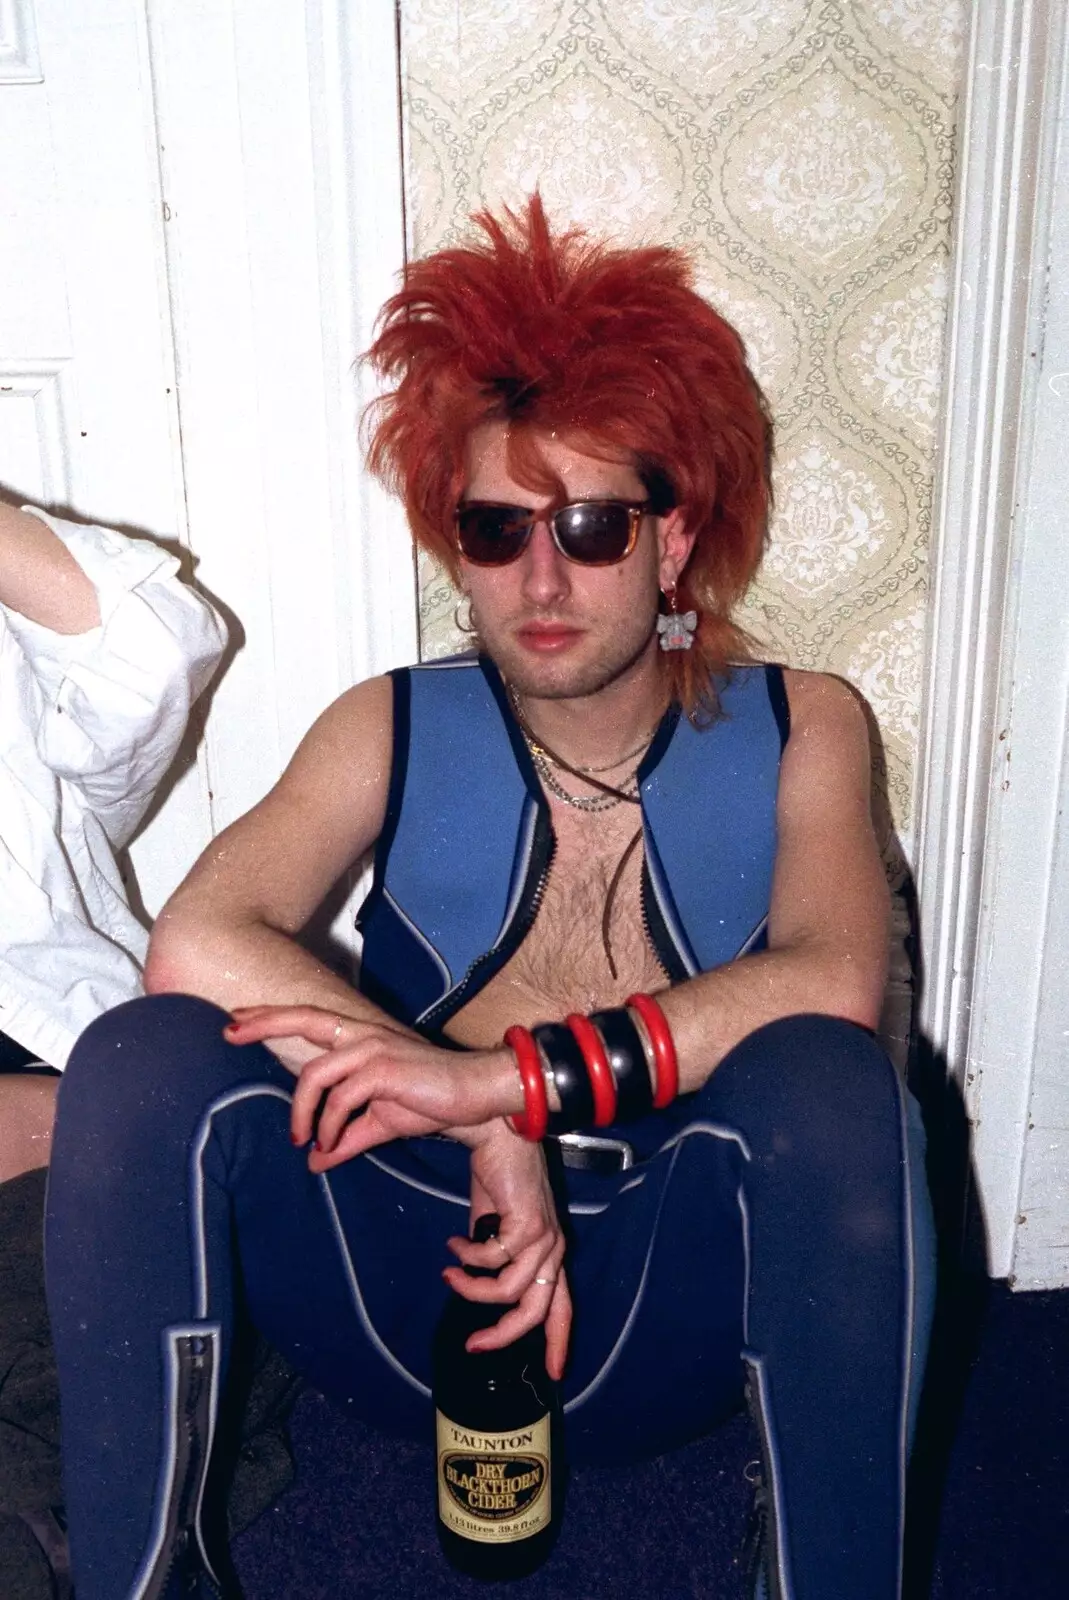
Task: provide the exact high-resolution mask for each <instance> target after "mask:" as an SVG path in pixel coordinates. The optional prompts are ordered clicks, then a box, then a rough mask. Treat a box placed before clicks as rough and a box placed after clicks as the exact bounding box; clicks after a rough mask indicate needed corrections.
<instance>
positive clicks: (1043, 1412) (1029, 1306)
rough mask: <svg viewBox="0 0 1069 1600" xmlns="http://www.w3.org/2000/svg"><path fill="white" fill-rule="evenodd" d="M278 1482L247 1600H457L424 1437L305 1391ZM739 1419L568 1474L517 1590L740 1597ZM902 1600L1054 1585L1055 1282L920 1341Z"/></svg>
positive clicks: (1064, 1347) (1064, 1518)
mask: <svg viewBox="0 0 1069 1600" xmlns="http://www.w3.org/2000/svg"><path fill="white" fill-rule="evenodd" d="M293 1436H294V1445H295V1449H296V1455H297V1462H298V1476H297V1481H296V1483H295V1485H294V1486H293V1488H292V1489H291V1490H290V1491H289V1492H288V1493H287V1494H286V1495H285V1496H284V1497H283V1499H282V1500H281V1501H280V1502H279V1504H278V1505H277V1506H275V1508H274V1509H273V1510H272V1511H269V1512H268V1513H267V1514H266V1515H264V1516H263V1517H261V1518H260V1520H259V1521H258V1522H257V1523H255V1524H254V1526H253V1527H252V1528H250V1529H249V1530H248V1532H247V1533H245V1534H244V1535H243V1536H242V1538H241V1539H240V1540H238V1541H237V1544H236V1546H235V1552H234V1554H235V1560H236V1564H237V1568H238V1571H239V1574H240V1576H241V1579H242V1582H243V1584H244V1587H245V1591H246V1595H247V1596H248V1600H298V1597H299V1600H327V1597H328V1596H329V1597H330V1600H386V1597H399V1600H408V1597H410V1596H411V1597H413V1600H415V1597H417V1596H418V1597H420V1600H435V1597H438V1596H441V1597H443V1600H453V1597H456V1600H461V1597H464V1596H475V1595H484V1596H485V1595H486V1593H487V1592H488V1591H487V1589H486V1588H485V1587H484V1586H482V1585H480V1584H478V1583H475V1582H473V1581H471V1580H469V1579H465V1578H461V1577H458V1576H456V1575H455V1574H453V1573H452V1572H451V1570H450V1569H449V1568H448V1567H447V1566H446V1565H445V1563H444V1561H443V1559H442V1557H441V1556H440V1554H439V1551H438V1545H437V1540H436V1537H435V1531H434V1519H433V1503H432V1474H433V1458H432V1454H431V1450H430V1447H429V1446H428V1447H426V1448H424V1447H422V1446H419V1445H412V1444H405V1443H398V1442H397V1441H394V1440H389V1439H384V1438H383V1437H382V1436H381V1435H376V1434H373V1433H371V1432H370V1431H369V1430H367V1429H365V1428H361V1427H360V1426H358V1425H357V1424H354V1423H352V1422H350V1421H348V1420H347V1419H345V1418H343V1417H342V1416H340V1415H339V1414H338V1413H337V1412H335V1411H334V1410H333V1409H332V1408H331V1407H330V1406H329V1405H328V1404H327V1403H326V1402H325V1401H324V1400H322V1399H321V1398H320V1397H319V1396H318V1395H315V1394H311V1393H308V1394H306V1395H304V1396H303V1397H302V1399H301V1400H300V1401H299V1402H298V1406H297V1409H296V1411H295V1414H294V1419H293ZM753 1455H754V1449H753V1441H752V1439H751V1436H750V1432H749V1426H748V1424H747V1422H746V1420H745V1419H744V1418H742V1417H740V1418H738V1419H736V1420H735V1421H733V1422H732V1423H730V1424H729V1425H728V1426H727V1427H725V1428H723V1429H721V1430H720V1431H719V1432H718V1433H717V1434H716V1435H715V1436H713V1437H710V1438H708V1439H704V1440H701V1441H700V1442H699V1443H697V1444H693V1445H690V1446H688V1447H687V1448H686V1449H683V1450H678V1451H676V1452H674V1453H673V1454H671V1455H669V1456H664V1457H662V1458H660V1459H659V1460H656V1461H652V1462H650V1463H648V1464H646V1465H644V1466H640V1467H628V1468H604V1467H602V1468H586V1469H584V1470H577V1471H575V1472H574V1473H573V1474H572V1478H571V1482H570V1485H569V1492H568V1503H567V1512H566V1517H565V1522H564V1526H563V1529H562V1532H561V1537H560V1540H559V1542H558V1544H557V1547H556V1549H555V1551H554V1553H553V1555H552V1556H551V1558H550V1560H549V1561H548V1562H547V1564H546V1565H545V1567H543V1568H542V1570H541V1571H540V1572H539V1573H537V1574H536V1575H535V1576H534V1577H532V1578H529V1579H526V1580H525V1581H523V1582H521V1583H517V1584H514V1585H510V1586H509V1592H510V1594H515V1595H516V1597H517V1600H640V1597H644V1596H655V1597H664V1600H672V1597H684V1596H692V1597H695V1600H714V1597H715V1600H741V1595H742V1590H741V1584H740V1575H739V1565H738V1557H739V1545H740V1542H741V1537H742V1530H743V1526H744V1523H745V1519H746V1511H747V1507H748V1504H749V1489H748V1485H747V1482H746V1479H745V1469H746V1464H747V1462H748V1461H749V1460H751V1459H752V1458H753ZM911 1530H912V1537H911V1577H910V1584H909V1594H910V1600H922V1597H930V1600H1055V1597H1057V1600H1066V1597H1067V1596H1069V1291H1060V1292H1057V1293H1051V1294H1028V1295H1013V1294H1011V1293H1010V1292H1009V1290H1008V1289H1007V1288H1006V1287H1005V1286H1004V1285H1001V1284H995V1285H991V1286H988V1285H986V1284H983V1285H981V1284H978V1283H976V1282H972V1283H968V1284H965V1285H962V1286H961V1287H960V1289H959V1290H958V1291H957V1292H956V1293H955V1294H954V1295H953V1296H952V1297H949V1299H948V1302H947V1303H946V1304H945V1305H944V1307H943V1312H942V1316H941V1320H940V1324H939V1326H938V1328H937V1335H936V1339H935V1342H934V1346H933V1358H932V1362H931V1365H930V1369H929V1381H928V1387H927V1392H926V1399H925V1415H924V1421H923V1423H922V1427H921V1432H920V1435H919V1439H918V1447H917V1450H916V1452H915V1466H914V1475H913V1486H912V1491H911Z"/></svg>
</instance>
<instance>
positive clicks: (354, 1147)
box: [308, 1105, 397, 1173]
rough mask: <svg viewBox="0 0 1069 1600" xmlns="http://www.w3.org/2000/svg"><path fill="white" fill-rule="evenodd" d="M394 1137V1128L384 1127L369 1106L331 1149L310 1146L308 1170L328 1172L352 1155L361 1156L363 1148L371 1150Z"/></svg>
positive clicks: (395, 1135)
mask: <svg viewBox="0 0 1069 1600" xmlns="http://www.w3.org/2000/svg"><path fill="white" fill-rule="evenodd" d="M396 1138H397V1131H396V1129H394V1128H388V1127H386V1125H385V1124H384V1123H383V1122H381V1121H380V1119H379V1117H378V1116H377V1115H376V1112H375V1108H374V1106H373V1105H372V1106H369V1107H368V1110H367V1112H366V1113H365V1115H364V1116H362V1117H358V1118H357V1120H356V1121H355V1122H351V1123H350V1124H349V1126H348V1127H347V1128H346V1129H345V1131H344V1132H343V1134H342V1136H341V1138H340V1139H339V1140H338V1142H337V1144H336V1145H335V1146H334V1148H333V1149H332V1150H319V1149H316V1148H315V1146H313V1147H312V1149H311V1150H310V1151H309V1152H308V1170H309V1172H315V1173H320V1172H329V1171H330V1169H331V1167H340V1166H341V1165H342V1163H343V1162H345V1161H351V1160H352V1159H353V1157H354V1156H362V1155H363V1154H364V1151H365V1150H373V1149H374V1147H375V1146H376V1145H377V1144H388V1143H389V1141H390V1140H391V1139H396Z"/></svg>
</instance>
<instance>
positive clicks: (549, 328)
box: [366, 194, 772, 715]
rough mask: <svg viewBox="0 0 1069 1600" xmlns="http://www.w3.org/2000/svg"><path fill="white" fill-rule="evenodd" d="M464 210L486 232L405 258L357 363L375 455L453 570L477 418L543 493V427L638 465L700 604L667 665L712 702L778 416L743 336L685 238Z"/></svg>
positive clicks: (681, 685)
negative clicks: (368, 380) (723, 312)
mask: <svg viewBox="0 0 1069 1600" xmlns="http://www.w3.org/2000/svg"><path fill="white" fill-rule="evenodd" d="M473 221H474V223H475V224H476V226H477V227H478V228H480V229H481V230H482V233H483V234H484V235H485V238H484V239H478V240H477V241H476V242H474V243H472V244H470V245H467V246H464V247H462V248H457V249H450V250H439V251H437V252H436V253H435V254H434V255H430V256H426V257H424V259H423V260H421V261H416V262H413V263H412V264H411V265H409V266H408V268H407V269H406V271H405V275H404V284H403V287H402V288H401V290H400V291H399V292H398V293H397V294H395V295H394V296H393V297H392V298H391V299H390V300H388V301H387V303H386V305H385V306H384V307H383V310H382V313H381V316H380V320H379V330H378V337H377V338H376V340H375V343H374V344H373V345H372V347H371V349H370V350H369V351H368V353H367V357H366V359H368V360H369V361H370V362H371V363H372V364H373V366H374V368H375V370H376V371H377V372H378V373H379V375H380V376H381V378H382V379H383V380H385V382H386V383H387V385H390V386H392V387H391V388H390V391H389V392H387V393H385V394H384V395H383V397H382V398H381V399H379V400H377V401H375V402H373V405H372V407H371V408H370V413H369V416H368V418H367V419H366V423H367V425H368V440H369V448H368V461H369V465H370V467H371V469H372V471H374V472H375V473H377V474H378V475H379V477H380V478H382V479H383V481H384V482H385V483H386V484H387V485H388V486H389V487H390V488H391V489H393V490H394V491H395V492H396V493H398V494H400V496H401V497H402V499H403V500H404V503H405V508H406V510H407V512H408V517H409V521H410V524H411V527H412V531H413V534H414V536H415V538H416V540H417V541H418V542H419V543H420V544H421V545H423V546H424V547H425V548H427V549H428V550H430V551H432V552H433V553H434V555H436V556H437V557H438V558H439V559H440V560H441V561H442V562H443V563H444V564H445V566H446V567H447V569H448V570H449V572H450V573H451V574H452V575H453V577H454V578H455V577H456V576H457V571H458V561H457V551H456V547H455V544H454V540H453V516H454V512H455V509H456V506H457V502H458V500H459V499H460V496H461V494H462V493H463V489H464V480H465V475H466V450H467V444H468V440H469V438H470V436H471V433H472V431H473V430H474V429H475V428H477V427H478V426H479V425H480V424H481V423H484V422H488V421H491V420H495V419H500V420H503V421H506V422H508V423H509V424H510V470H511V471H512V475H513V477H514V478H516V479H517V481H518V482H521V483H525V484H528V485H529V486H530V487H532V488H534V489H536V490H538V491H539V492H545V490H546V489H547V469H546V468H545V466H544V465H543V466H542V467H541V470H539V460H538V455H537V451H536V450H532V448H531V446H532V444H535V443H536V440H535V439H534V438H532V435H537V434H538V433H544V432H550V431H552V430H556V433H557V436H558V437H559V438H563V439H564V440H565V441H566V442H567V443H568V444H569V445H571V446H572V448H574V449H579V450H581V451H583V452H584V453H586V454H589V455H595V456H608V457H610V458H615V459H619V458H621V457H622V458H624V459H629V460H631V461H633V462H634V464H635V467H636V469H637V471H638V472H639V475H640V476H641V477H642V479H643V481H644V483H645V484H646V487H647V489H648V490H649V491H650V493H651V497H654V498H657V499H660V500H662V502H663V501H664V500H665V498H667V501H668V504H674V505H678V506H679V507H681V508H682V510H683V512H684V516H685V519H686V527H687V529H688V531H693V532H694V533H695V535H696V538H695V543H694V550H693V553H692V555H691V558H690V561H689V563H688V565H687V568H686V570H685V572H684V573H683V576H682V578H681V580H680V584H679V591H678V603H679V608H680V610H682V611H689V610H691V609H694V610H696V611H697V612H698V615H699V619H700V620H699V627H698V633H697V636H696V639H695V646H696V647H695V648H694V649H692V650H689V651H685V652H684V651H680V652H678V653H676V654H669V655H666V656H665V657H664V658H663V659H664V662H665V665H666V667H667V669H668V671H669V674H670V677H671V680H672V691H673V693H674V694H675V696H676V697H677V698H678V699H679V700H680V702H681V703H682V705H683V707H684V709H685V710H686V711H687V713H688V714H689V715H695V714H696V713H698V712H699V711H701V710H702V709H706V710H711V709H714V708H715V704H716V697H715V692H714V690H713V687H712V683H711V679H712V677H713V675H714V674H716V673H717V672H720V671H723V669H724V667H725V665H726V663H727V662H729V661H734V660H745V659H747V658H748V656H749V655H750V644H749V640H748V639H747V637H746V635H745V634H744V633H743V632H742V630H741V629H739V628H738V627H736V626H735V625H734V624H733V623H732V621H731V612H732V610H733V608H734V607H735V605H736V604H737V603H738V601H739V600H740V599H741V597H742V595H743V594H744V593H745V591H746V589H747V587H748V585H749V583H750V581H751V579H752V578H753V575H754V573H755V571H756V570H757V566H758V563H759V562H760V559H761V554H762V550H763V547H764V539H765V532H766V527H767V522H768V511H769V505H770V498H771V490H770V483H769V468H770V462H771V448H772V433H771V424H770V422H769V417H768V412H767V410H766V407H765V403H764V400H763V398H762V395H761V392H760V390H759V389H758V387H757V384H756V382H755V380H754V379H753V377H752V376H751V374H750V372H749V370H748V368H747V366H746V360H745V355H744V353H743V346H742V341H741V340H740V338H739V336H738V334H737V333H736V332H735V330H734V329H733V328H732V327H731V326H730V325H729V324H728V323H727V322H725V321H724V319H723V318H722V317H720V316H718V315H717V313H716V312H715V311H714V310H713V309H712V307H711V306H709V305H707V304H706V302H705V301H704V300H703V299H702V298H701V297H700V296H699V295H698V294H696V293H695V291H694V289H693V287H692V272H691V266H690V263H689V261H688V259H687V257H686V256H685V255H683V254H682V252H680V251H678V250H670V249H666V248H643V249H620V248H614V247H612V246H610V245H608V244H606V243H604V242H600V241H597V240H594V239H591V238H589V237H588V236H587V235H586V234H585V233H583V232H582V231H580V230H578V229H572V230H570V231H568V232H564V233H561V234H558V235H557V236H554V235H553V234H552V233H551V232H550V228H549V225H548V223H547V220H546V216H545V212H544V210H543V208H542V201H541V198H540V197H539V195H538V194H535V195H533V196H532V197H531V198H530V200H529V201H528V202H527V206H526V210H525V212H524V213H523V214H522V215H517V214H516V213H514V212H512V211H510V210H507V209H506V211H505V214H504V219H503V221H499V220H498V219H497V218H495V217H494V216H492V215H491V214H490V213H488V212H482V213H480V214H479V215H478V216H476V217H475V218H473ZM549 477H550V479H552V475H551V474H550V475H549ZM549 487H552V484H550V485H549ZM665 491H667V495H666V492H665Z"/></svg>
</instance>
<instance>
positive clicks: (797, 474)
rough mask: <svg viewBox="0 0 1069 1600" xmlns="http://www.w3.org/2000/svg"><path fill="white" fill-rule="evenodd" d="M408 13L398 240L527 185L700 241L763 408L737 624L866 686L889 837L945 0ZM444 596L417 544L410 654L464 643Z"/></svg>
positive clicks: (925, 435)
mask: <svg viewBox="0 0 1069 1600" xmlns="http://www.w3.org/2000/svg"><path fill="white" fill-rule="evenodd" d="M401 23H402V48H403V70H404V91H405V127H406V138H407V190H408V207H409V215H410V226H411V234H412V247H413V251H414V253H415V254H423V253H424V252H426V251H428V250H431V249H435V248H437V247H438V246H440V245H442V244H445V243H448V242H453V241H455V239H456V238H457V237H458V235H460V234H461V233H462V232H463V230H464V223H465V219H466V217H467V215H468V214H469V213H470V212H471V211H473V210H475V209H476V208H478V207H481V206H490V207H492V208H496V207H498V206H499V205H500V203H501V202H502V201H506V202H517V201H519V200H521V199H522V197H523V196H524V195H525V194H526V193H527V192H529V191H530V190H531V189H532V188H534V186H535V185H536V184H538V185H540V186H541V189H542V193H543V196H544V197H545V200H546V203H547V206H548V208H549V210H550V213H551V215H552V216H553V217H554V218H555V219H556V220H558V221H565V220H567V221H574V222H578V223H581V224H584V225H587V226H589V227H591V228H593V229H595V230H597V231H599V232H602V233H608V234H611V235H614V236H615V237H617V238H620V239H622V240H628V241H632V242H640V241H645V242H667V243H672V244H679V245H683V246H685V247H687V248H688V249H690V250H691V251H692V252H693V255H694V258H695V261H696V264H697V269H698V279H699V287H700V288H701V290H702V292H703V293H704V294H705V295H706V296H707V297H708V299H709V300H711V301H712V303H713V304H714V305H716V306H717V307H718V309H720V310H721V311H722V312H723V313H724V314H725V315H726V316H727V317H728V318H729V319H730V320H731V321H733V322H734V323H735V324H736V326H737V327H738V328H739V330H740V332H741V333H742V334H743V336H744V338H745V340H746V343H747V346H748V349H749V353H750V358H751V361H752V364H753V367H754V370H755V372H756V374H757V376H758V378H759V380H760V382H761V383H762V385H763V386H764V388H765V390H766V392H767V394H768V396H769V399H770V400H771V402H772V407H773V411H774V414H775V417H776V423H777V450H776V466H775V489H776V511H775V516H774V521H773V526H772V534H771V543H770V546H769V550H768V553H767V556H766V558H765V561H764V565H763V568H762V572H761V574H760V577H759V580H758V583H757V585H756V587H755V589H754V590H753V592H752V594H751V595H750V597H749V598H748V600H747V602H746V603H745V605H744V607H743V611H742V613H741V617H740V620H741V621H742V622H743V623H744V625H745V626H747V627H748V628H749V629H750V631H751V632H752V633H754V634H756V636H757V637H758V638H759V639H760V640H761V642H762V644H763V645H764V646H765V648H766V649H767V652H768V654H769V656H770V657H772V658H774V659H778V660H782V661H785V662H788V663H790V664H792V665H795V666H801V667H813V668H819V669H826V670H829V671H832V672H837V673H840V674H842V675H843V676H845V677H847V678H849V679H850V680H851V681H852V682H853V683H855V684H856V685H857V686H858V688H859V689H860V690H861V692H862V693H863V695H864V696H865V698H866V700H867V701H868V703H869V705H870V707H871V708H872V711H873V712H874V714H875V717H876V719H877V722H878V725H879V730H880V736H881V738H882V743H883V748H884V752H885V758H886V768H885V771H883V770H881V769H882V767H883V763H882V762H880V761H878V762H877V769H878V770H877V777H878V781H879V783H880V786H881V788H882V789H883V791H884V792H885V793H886V795H887V798H888V800H889V803H890V814H889V817H888V818H887V820H886V824H885V826H887V827H888V829H889V827H890V825H891V824H892V823H893V826H894V828H895V829H896V831H897V833H898V835H899V837H900V838H901V839H902V842H903V843H904V844H905V845H906V849H907V854H908V841H909V824H910V804H911V784H912V773H913V766H914V759H915V754H916V746H917V736H918V721H919V710H920V700H921V669H922V652H923V643H924V615H925V599H926V589H927V581H926V561H927V552H928V543H929V535H930V528H931V513H932V470H933V451H934V444H935V429H936V422H937V414H938V409H939V396H940V379H941V366H942V340H943V323H944V315H945V303H946V289H947V271H946V263H947V249H948V239H949V222H950V208H951V200H952V192H953V176H954V174H953V155H954V151H953V135H954V113H955V102H956V93H957V85H958V75H959V71H960V63H961V54H962V36H963V27H964V0H852V3H844V4H834V3H831V0H402V5H401ZM454 603H455V597H454V595H453V594H452V592H451V590H450V589H449V586H448V583H447V582H446V581H445V580H444V579H443V577H442V575H441V573H440V572H439V571H437V570H435V569H434V568H433V567H432V566H431V565H430V564H429V563H424V566H423V569H422V594H421V620H422V638H423V649H424V652H425V654H427V655H439V654H443V653H445V652H447V651H449V650H451V649H455V648H459V647H461V646H462V640H461V638H460V636H459V635H457V634H456V632H455V629H454V621H453V609H454ZM887 842H888V853H889V855H890V856H892V857H893V856H894V854H895V850H894V846H893V841H892V840H891V839H890V838H889V839H888V841H887Z"/></svg>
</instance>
